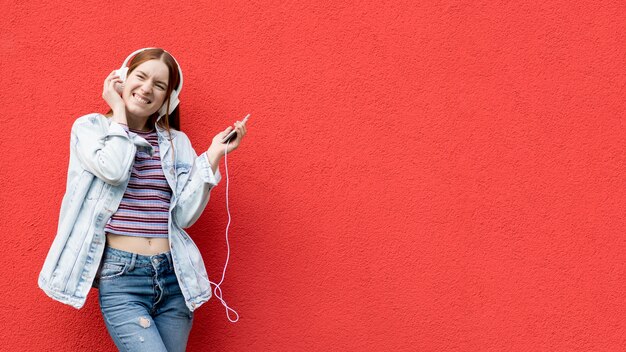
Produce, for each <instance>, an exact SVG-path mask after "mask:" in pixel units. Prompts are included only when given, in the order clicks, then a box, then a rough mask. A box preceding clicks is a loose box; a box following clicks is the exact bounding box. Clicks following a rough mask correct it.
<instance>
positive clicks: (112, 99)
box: [102, 71, 126, 111]
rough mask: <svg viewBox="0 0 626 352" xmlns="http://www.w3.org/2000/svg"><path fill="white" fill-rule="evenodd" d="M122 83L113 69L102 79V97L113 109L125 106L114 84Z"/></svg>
mask: <svg viewBox="0 0 626 352" xmlns="http://www.w3.org/2000/svg"><path fill="white" fill-rule="evenodd" d="M121 84H122V80H121V79H120V77H119V76H118V75H117V74H115V71H113V72H111V73H109V75H108V76H107V78H106V79H105V80H104V87H103V88H102V98H103V99H104V101H106V102H107V104H109V106H110V107H111V109H112V110H113V111H120V110H122V111H123V110H124V109H125V108H126V104H124V100H123V99H122V95H121V94H120V93H119V92H118V90H117V89H115V88H116V85H120V86H121Z"/></svg>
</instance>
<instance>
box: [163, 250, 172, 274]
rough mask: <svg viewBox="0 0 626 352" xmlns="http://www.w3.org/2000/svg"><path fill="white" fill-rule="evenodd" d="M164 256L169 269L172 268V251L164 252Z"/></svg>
mask: <svg viewBox="0 0 626 352" xmlns="http://www.w3.org/2000/svg"><path fill="white" fill-rule="evenodd" d="M165 256H166V257H167V262H168V263H169V265H170V267H169V269H170V270H174V262H173V261H172V253H171V252H165Z"/></svg>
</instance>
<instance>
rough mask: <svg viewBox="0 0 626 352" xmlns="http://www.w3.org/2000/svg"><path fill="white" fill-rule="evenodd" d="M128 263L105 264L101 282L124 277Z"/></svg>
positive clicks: (101, 270) (101, 272)
mask: <svg viewBox="0 0 626 352" xmlns="http://www.w3.org/2000/svg"><path fill="white" fill-rule="evenodd" d="M127 267H128V264H127V263H121V262H104V263H102V268H100V275H99V277H100V280H109V279H114V278H116V277H119V276H122V275H124V273H125V272H126V268H127Z"/></svg>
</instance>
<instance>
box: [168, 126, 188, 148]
mask: <svg viewBox="0 0 626 352" xmlns="http://www.w3.org/2000/svg"><path fill="white" fill-rule="evenodd" d="M170 132H171V133H172V138H173V139H174V140H175V141H176V143H177V144H191V141H190V140H189V137H188V136H187V134H186V133H185V132H183V131H179V130H177V129H174V128H171V127H170Z"/></svg>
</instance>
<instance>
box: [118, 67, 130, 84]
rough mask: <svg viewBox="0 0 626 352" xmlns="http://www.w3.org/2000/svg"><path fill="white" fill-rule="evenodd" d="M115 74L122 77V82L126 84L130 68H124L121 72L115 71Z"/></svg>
mask: <svg viewBox="0 0 626 352" xmlns="http://www.w3.org/2000/svg"><path fill="white" fill-rule="evenodd" d="M115 73H117V75H118V76H120V79H121V80H122V82H126V74H127V73H128V67H122V68H120V69H119V70H117V71H115Z"/></svg>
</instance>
